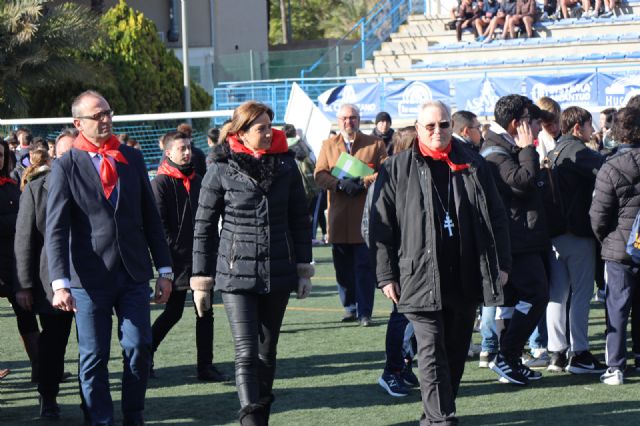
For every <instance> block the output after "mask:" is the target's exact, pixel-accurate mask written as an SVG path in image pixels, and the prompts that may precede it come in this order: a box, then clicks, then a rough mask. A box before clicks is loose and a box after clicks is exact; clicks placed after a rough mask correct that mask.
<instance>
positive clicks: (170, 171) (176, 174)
mask: <svg viewBox="0 0 640 426" xmlns="http://www.w3.org/2000/svg"><path fill="white" fill-rule="evenodd" d="M158 175H167V176H169V177H172V178H176V179H180V180H182V184H183V185H184V188H185V189H186V190H187V193H191V180H192V179H193V178H194V177H195V176H196V172H195V170H194V171H192V172H191V174H190V175H189V176H187V175H185V174H184V173H182V172H181V171H180V170H178V169H177V168H176V167H174V166H172V165H171V164H169V163H168V162H167V160H166V159H165V160H164V161H163V162H162V164H160V166H159V167H158Z"/></svg>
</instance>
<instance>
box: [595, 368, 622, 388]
mask: <svg viewBox="0 0 640 426" xmlns="http://www.w3.org/2000/svg"><path fill="white" fill-rule="evenodd" d="M600 381H601V382H602V383H604V384H605V385H621V384H622V383H623V382H624V374H622V371H620V369H618V368H613V367H609V368H608V369H607V371H605V372H604V374H603V375H602V376H600Z"/></svg>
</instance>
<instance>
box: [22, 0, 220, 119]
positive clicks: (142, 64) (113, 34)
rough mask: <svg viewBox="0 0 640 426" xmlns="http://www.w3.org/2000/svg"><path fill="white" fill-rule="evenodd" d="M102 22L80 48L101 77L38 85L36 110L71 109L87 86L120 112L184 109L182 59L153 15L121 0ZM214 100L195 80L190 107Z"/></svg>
mask: <svg viewBox="0 0 640 426" xmlns="http://www.w3.org/2000/svg"><path fill="white" fill-rule="evenodd" d="M98 27H100V28H101V29H102V32H101V33H100V35H99V37H97V38H96V39H95V40H94V42H93V43H92V45H91V46H90V47H88V48H87V49H84V50H83V51H82V52H80V56H81V57H82V59H84V60H85V61H87V62H89V63H91V64H94V65H95V66H96V67H97V68H98V70H99V73H98V78H95V79H89V80H84V81H83V82H82V83H75V82H71V83H67V84H58V85H55V86H54V85H50V86H48V87H46V88H43V89H41V90H37V91H34V92H33V93H32V96H31V99H32V103H31V108H30V114H31V115H32V116H34V117H42V116H58V115H68V114H69V111H70V108H71V102H72V101H73V98H74V97H75V96H76V95H77V94H78V93H80V92H82V91H83V90H86V89H94V90H98V91H99V92H100V93H102V94H103V95H104V96H105V97H106V98H107V100H108V101H109V104H110V105H111V107H112V108H113V109H114V110H115V111H116V112H117V113H118V114H143V113H158V112H171V111H182V110H183V105H184V103H183V85H182V63H181V62H180V61H179V60H178V58H176V56H175V55H174V54H173V52H171V51H170V50H169V49H167V47H166V46H165V45H164V44H163V43H162V41H161V40H160V38H159V37H158V35H157V29H156V26H155V24H154V23H153V22H152V21H151V20H149V19H147V18H146V17H144V15H143V14H142V13H140V12H137V11H136V10H134V9H132V8H131V7H129V6H128V5H127V4H126V2H125V1H124V0H120V2H119V3H118V4H117V5H116V6H114V7H113V8H111V9H109V10H108V11H107V12H106V13H105V14H104V15H103V16H102V18H101V19H100V22H99V25H98ZM211 102H212V98H211V96H210V95H209V94H208V93H207V92H205V91H204V89H202V88H201V87H200V86H198V85H197V84H196V83H194V82H193V81H192V82H191V105H192V109H193V110H194V111H198V110H207V109H209V108H210V107H211Z"/></svg>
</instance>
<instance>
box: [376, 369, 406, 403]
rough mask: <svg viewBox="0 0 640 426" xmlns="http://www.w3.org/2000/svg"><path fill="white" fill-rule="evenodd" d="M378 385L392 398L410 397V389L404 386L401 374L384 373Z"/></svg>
mask: <svg viewBox="0 0 640 426" xmlns="http://www.w3.org/2000/svg"><path fill="white" fill-rule="evenodd" d="M378 384H379V385H380V386H382V389H384V390H386V391H387V393H388V394H389V395H391V396H396V397H402V396H407V395H409V389H408V388H407V387H406V386H405V385H404V380H402V378H400V375H399V374H393V373H388V372H386V371H385V372H383V373H382V376H380V378H379V379H378Z"/></svg>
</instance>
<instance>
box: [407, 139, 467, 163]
mask: <svg viewBox="0 0 640 426" xmlns="http://www.w3.org/2000/svg"><path fill="white" fill-rule="evenodd" d="M418 147H419V148H420V153H422V155H424V156H425V157H431V158H433V159H434V160H438V161H444V162H445V163H447V164H448V165H449V168H450V169H451V170H452V171H454V172H459V171H460V170H465V169H468V168H469V165H468V164H456V163H454V162H453V161H451V159H450V158H449V153H450V152H451V143H449V145H447V147H446V148H445V149H444V151H435V150H433V149H431V148H429V147H428V146H427V145H425V144H424V143H422V141H421V140H420V136H418Z"/></svg>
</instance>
